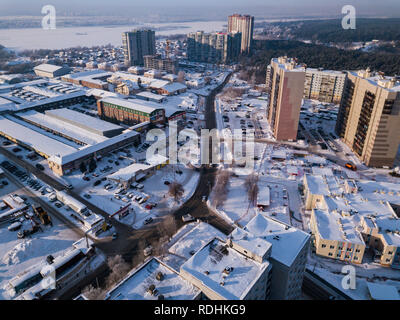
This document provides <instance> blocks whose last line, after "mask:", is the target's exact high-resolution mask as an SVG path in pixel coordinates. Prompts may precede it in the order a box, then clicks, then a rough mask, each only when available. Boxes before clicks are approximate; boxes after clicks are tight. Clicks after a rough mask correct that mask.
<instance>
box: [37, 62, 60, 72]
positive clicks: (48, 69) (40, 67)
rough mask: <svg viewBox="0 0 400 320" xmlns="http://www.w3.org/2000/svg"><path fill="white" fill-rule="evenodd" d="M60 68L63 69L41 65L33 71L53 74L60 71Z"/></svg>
mask: <svg viewBox="0 0 400 320" xmlns="http://www.w3.org/2000/svg"><path fill="white" fill-rule="evenodd" d="M62 68H63V67H60V66H56V65H53V64H48V63H43V64H40V65H38V66H36V67H34V68H33V69H34V70H35V71H36V70H39V71H43V72H50V73H53V72H56V71H57V70H60V69H62Z"/></svg>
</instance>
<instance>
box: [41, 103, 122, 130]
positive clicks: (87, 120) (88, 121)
mask: <svg viewBox="0 0 400 320" xmlns="http://www.w3.org/2000/svg"><path fill="white" fill-rule="evenodd" d="M45 113H46V115H47V116H49V117H53V118H56V119H60V120H61V121H64V122H69V123H71V124H73V125H75V126H77V127H79V128H82V129H85V130H87V131H90V132H94V133H96V134H101V135H107V134H108V133H120V132H122V130H123V129H122V127H120V126H118V125H116V124H113V123H110V122H107V121H104V120H101V119H98V118H95V117H91V116H88V115H86V114H84V113H82V112H78V111H74V110H71V109H67V108H62V109H52V110H47V111H45Z"/></svg>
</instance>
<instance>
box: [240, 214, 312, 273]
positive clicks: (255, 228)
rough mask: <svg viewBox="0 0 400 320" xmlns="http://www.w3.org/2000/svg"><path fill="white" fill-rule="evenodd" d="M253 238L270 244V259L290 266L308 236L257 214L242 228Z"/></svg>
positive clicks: (307, 239)
mask: <svg viewBox="0 0 400 320" xmlns="http://www.w3.org/2000/svg"><path fill="white" fill-rule="evenodd" d="M244 230H245V231H248V232H249V233H250V234H252V235H253V236H255V237H260V238H262V239H264V240H266V241H268V242H270V243H271V244H272V252H271V258H272V259H275V260H276V261H279V262H281V263H283V264H284V265H287V266H291V265H292V263H293V262H294V260H295V259H296V257H297V256H298V254H299V253H300V252H301V250H302V249H303V247H304V246H305V245H306V244H307V242H308V241H309V239H310V235H309V234H308V233H305V232H304V231H302V230H299V229H297V228H294V227H290V226H287V225H285V224H284V223H282V222H280V221H277V220H273V219H271V218H268V217H265V216H263V215H261V214H257V215H256V216H255V217H254V218H253V219H251V220H250V221H249V223H248V224H247V225H246V226H245V228H244Z"/></svg>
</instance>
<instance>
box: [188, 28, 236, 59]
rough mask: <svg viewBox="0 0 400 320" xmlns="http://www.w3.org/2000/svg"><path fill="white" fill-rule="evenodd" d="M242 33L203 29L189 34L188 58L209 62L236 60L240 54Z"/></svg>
mask: <svg viewBox="0 0 400 320" xmlns="http://www.w3.org/2000/svg"><path fill="white" fill-rule="evenodd" d="M240 44H241V34H240V33H237V32H236V33H225V32H214V33H204V32H203V31H198V32H193V33H189V34H188V36H187V58H188V60H189V61H196V62H208V63H231V62H235V61H236V60H237V58H238V56H239V54H240Z"/></svg>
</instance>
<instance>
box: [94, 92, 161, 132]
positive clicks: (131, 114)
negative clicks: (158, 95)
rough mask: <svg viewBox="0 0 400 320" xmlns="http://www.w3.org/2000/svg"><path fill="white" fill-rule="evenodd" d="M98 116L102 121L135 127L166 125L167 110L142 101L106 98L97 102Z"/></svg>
mask: <svg viewBox="0 0 400 320" xmlns="http://www.w3.org/2000/svg"><path fill="white" fill-rule="evenodd" d="M97 110H98V114H99V116H100V117H101V118H102V119H107V120H111V121H118V122H123V123H126V124H131V125H135V124H138V123H141V122H147V121H148V122H150V123H152V124H157V123H158V124H164V123H165V110H164V109H162V108H160V107H159V105H154V106H151V105H149V103H148V102H147V103H146V102H144V101H141V100H123V99H117V98H105V99H101V100H99V101H97Z"/></svg>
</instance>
